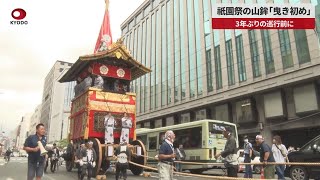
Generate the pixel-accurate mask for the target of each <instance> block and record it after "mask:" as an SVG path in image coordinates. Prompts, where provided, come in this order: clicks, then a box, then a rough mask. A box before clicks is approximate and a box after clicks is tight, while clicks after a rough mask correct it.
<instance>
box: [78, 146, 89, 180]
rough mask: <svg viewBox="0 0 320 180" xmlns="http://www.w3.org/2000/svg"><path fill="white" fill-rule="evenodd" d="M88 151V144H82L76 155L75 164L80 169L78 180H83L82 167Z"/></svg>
mask: <svg viewBox="0 0 320 180" xmlns="http://www.w3.org/2000/svg"><path fill="white" fill-rule="evenodd" d="M86 151H87V149H86V144H85V143H84V142H82V143H81V145H80V147H79V148H78V149H77V151H76V154H75V163H76V166H77V168H78V180H80V179H81V172H82V165H83V162H82V158H83V157H85V156H86Z"/></svg>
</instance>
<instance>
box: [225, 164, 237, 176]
mask: <svg viewBox="0 0 320 180" xmlns="http://www.w3.org/2000/svg"><path fill="white" fill-rule="evenodd" d="M238 169H239V166H230V167H227V174H228V177H238Z"/></svg>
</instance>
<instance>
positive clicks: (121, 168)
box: [116, 163, 128, 180]
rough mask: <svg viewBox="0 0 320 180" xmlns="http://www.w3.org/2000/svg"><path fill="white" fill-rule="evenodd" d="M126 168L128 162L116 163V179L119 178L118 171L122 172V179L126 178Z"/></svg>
mask: <svg viewBox="0 0 320 180" xmlns="http://www.w3.org/2000/svg"><path fill="white" fill-rule="evenodd" d="M127 168H128V164H121V163H117V164H116V180H119V175H120V172H121V173H122V177H123V179H124V180H126V179H127Z"/></svg>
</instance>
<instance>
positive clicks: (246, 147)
mask: <svg viewBox="0 0 320 180" xmlns="http://www.w3.org/2000/svg"><path fill="white" fill-rule="evenodd" d="M250 149H252V144H251V143H246V144H245V145H244V148H243V152H244V153H245V154H250Z"/></svg>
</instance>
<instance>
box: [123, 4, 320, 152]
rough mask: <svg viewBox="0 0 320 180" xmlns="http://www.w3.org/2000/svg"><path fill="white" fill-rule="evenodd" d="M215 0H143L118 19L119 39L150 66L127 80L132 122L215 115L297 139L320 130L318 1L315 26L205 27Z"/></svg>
mask: <svg viewBox="0 0 320 180" xmlns="http://www.w3.org/2000/svg"><path fill="white" fill-rule="evenodd" d="M257 1H258V2H257ZM257 1H256V0H249V1H247V0H246V1H245V2H246V3H266V1H264V0H257ZM220 2H221V1H216V0H181V1H180V0H179V1H175V0H149V1H145V2H144V3H143V4H142V5H141V6H140V7H139V8H138V9H136V10H135V12H134V13H133V14H132V15H131V16H130V17H128V18H127V20H126V21H125V22H123V23H122V25H121V29H122V36H123V37H124V43H125V45H126V46H127V47H128V49H130V52H131V53H132V55H133V57H134V58H135V59H137V60H138V61H140V62H141V63H142V64H144V65H145V66H147V67H150V68H151V69H152V72H151V73H150V74H148V75H146V76H143V77H141V78H140V79H138V80H136V81H135V82H133V84H132V87H133V89H134V91H135V92H136V94H137V101H138V105H137V120H138V122H137V127H150V128H157V127H161V126H168V125H173V124H179V123H185V122H189V121H196V120H201V119H205V118H209V119H218V120H223V121H229V122H233V123H237V124H238V132H239V134H240V136H242V135H244V134H248V135H251V137H253V138H254V136H255V135H256V134H260V133H261V134H263V135H264V136H265V137H266V139H267V140H268V141H269V142H271V137H272V135H274V134H279V135H281V136H283V138H284V139H285V143H287V144H292V145H295V146H300V145H301V144H303V143H304V142H306V140H308V139H310V138H311V137H313V136H315V134H316V133H317V132H318V131H319V129H320V120H319V119H320V115H319V102H320V101H319V98H318V97H319V95H320V91H319V88H320V79H319V75H320V56H319V31H320V26H319V25H320V22H319V17H320V16H319V1H317V0H312V1H311V2H312V3H313V4H315V5H316V9H317V12H316V14H317V30H212V28H211V6H212V5H214V3H220ZM231 2H232V3H243V2H244V1H239V0H232V1H227V0H222V3H231ZM268 2H271V3H273V1H268ZM283 2H290V3H300V2H299V0H289V1H287V0H286V1H281V0H275V2H274V3H283ZM303 2H307V1H303ZM289 136H290V137H295V138H298V141H297V139H295V138H292V140H290V139H289V138H286V137H289ZM240 139H241V137H240Z"/></svg>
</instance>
